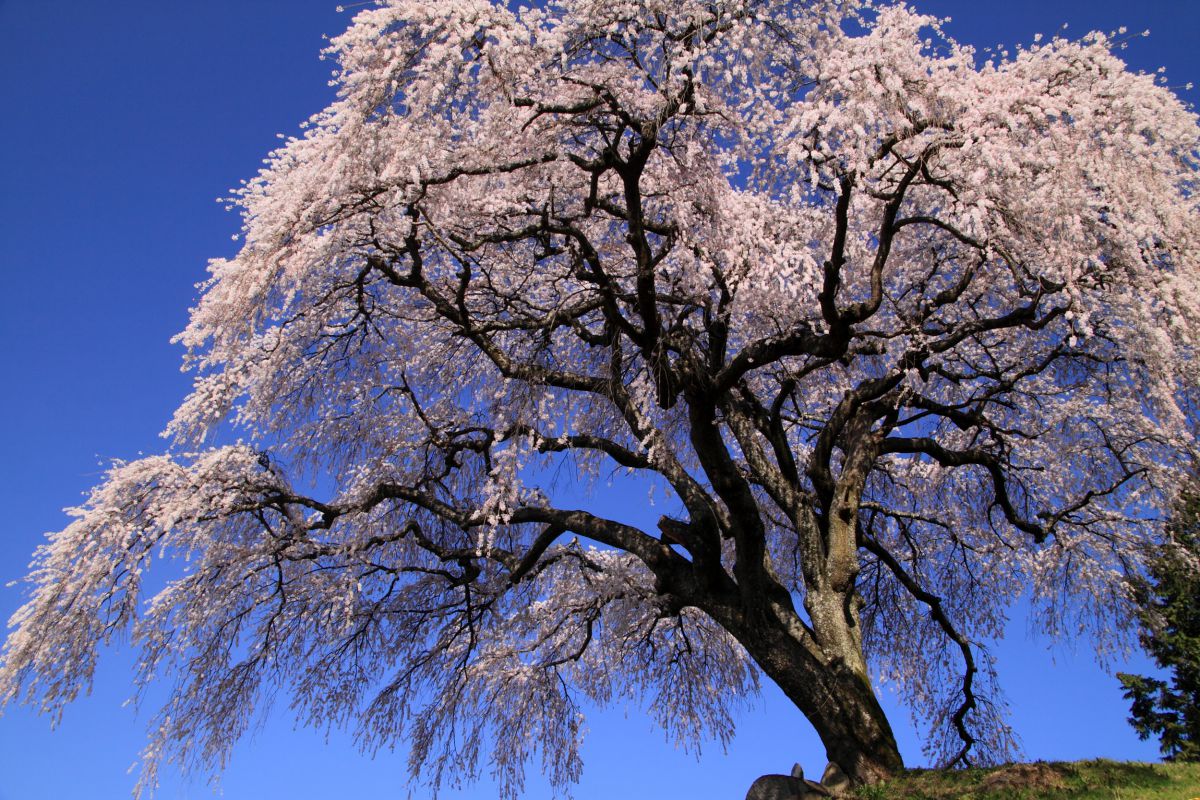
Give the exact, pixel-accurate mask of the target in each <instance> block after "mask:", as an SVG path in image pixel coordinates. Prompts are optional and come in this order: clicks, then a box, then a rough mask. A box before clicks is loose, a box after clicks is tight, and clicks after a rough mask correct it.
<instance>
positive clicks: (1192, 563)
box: [1117, 483, 1200, 761]
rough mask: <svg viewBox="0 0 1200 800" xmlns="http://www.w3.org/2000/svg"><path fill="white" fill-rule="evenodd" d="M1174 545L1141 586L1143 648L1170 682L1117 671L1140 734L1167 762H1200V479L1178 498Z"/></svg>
mask: <svg viewBox="0 0 1200 800" xmlns="http://www.w3.org/2000/svg"><path fill="white" fill-rule="evenodd" d="M1169 530H1170V532H1171V539H1172V541H1171V543H1170V544H1168V545H1166V546H1164V547H1161V548H1160V549H1158V550H1157V551H1156V553H1155V554H1154V557H1153V558H1152V559H1151V561H1150V565H1149V570H1148V575H1147V577H1146V578H1145V579H1143V580H1140V581H1139V582H1138V584H1137V587H1136V588H1137V591H1138V594H1139V600H1140V602H1141V604H1142V611H1141V613H1140V617H1141V624H1142V632H1141V635H1140V639H1141V642H1142V646H1143V647H1145V648H1146V651H1147V652H1148V653H1149V654H1150V655H1151V656H1152V657H1153V658H1154V660H1155V662H1156V663H1157V664H1158V666H1159V667H1161V668H1163V669H1164V670H1168V671H1169V672H1170V681H1169V683H1168V681H1164V680H1158V679H1155V678H1148V677H1145V676H1142V675H1130V674H1128V673H1118V674H1117V677H1118V678H1119V679H1120V681H1121V684H1122V685H1123V686H1124V687H1125V698H1126V699H1127V700H1129V701H1131V706H1130V716H1129V722H1130V724H1131V725H1133V727H1134V729H1135V730H1137V732H1138V735H1139V736H1141V738H1143V739H1148V738H1149V737H1150V736H1151V735H1155V736H1158V737H1159V740H1160V747H1161V750H1162V753H1163V755H1164V757H1165V758H1166V759H1167V760H1169V761H1200V569H1198V565H1200V483H1198V484H1195V485H1193V487H1192V489H1191V491H1190V492H1188V493H1186V494H1185V495H1184V496H1183V497H1182V499H1181V500H1180V503H1179V505H1178V506H1177V508H1176V511H1175V517H1174V519H1173V520H1172V521H1171V524H1170V527H1169Z"/></svg>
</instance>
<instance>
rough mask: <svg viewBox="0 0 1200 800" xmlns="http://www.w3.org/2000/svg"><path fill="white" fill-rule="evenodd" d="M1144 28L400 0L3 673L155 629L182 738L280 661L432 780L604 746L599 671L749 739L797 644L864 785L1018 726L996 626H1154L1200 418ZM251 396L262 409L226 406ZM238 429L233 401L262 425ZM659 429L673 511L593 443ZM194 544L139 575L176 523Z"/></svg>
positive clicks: (656, 457) (1168, 132)
mask: <svg viewBox="0 0 1200 800" xmlns="http://www.w3.org/2000/svg"><path fill="white" fill-rule="evenodd" d="M1114 36H1117V37H1118V38H1117V39H1114V38H1113V37H1110V36H1106V35H1103V34H1098V33H1094V34H1090V35H1089V36H1087V37H1085V38H1084V39H1082V40H1079V41H1069V40H1066V39H1063V38H1054V39H1052V40H1049V41H1044V42H1043V41H1038V42H1035V43H1034V44H1032V45H1030V46H1028V47H1025V48H1020V49H1018V50H1016V51H1015V52H1013V53H1011V54H999V55H994V56H992V57H990V58H988V59H987V60H984V59H982V58H981V57H980V56H979V54H977V53H975V52H974V51H973V50H972V49H971V48H969V47H965V46H960V45H958V44H956V43H955V42H954V41H952V40H951V39H949V38H948V37H947V36H945V35H944V34H943V33H942V31H941V28H940V23H939V21H938V20H937V19H935V18H932V17H928V16H922V15H920V14H918V13H916V12H915V11H912V10H910V9H908V8H906V7H902V6H887V5H882V6H873V5H870V4H867V3H860V2H856V1H855V0H812V1H811V2H806V3H794V2H784V1H783V0H709V1H706V2H700V0H669V1H668V0H638V2H608V1H605V2H601V1H600V0H562V1H561V2H549V3H547V4H545V5H544V6H539V7H537V8H521V9H517V10H514V9H511V8H508V7H505V6H502V5H496V4H492V3H489V2H484V1H483V0H442V1H441V2H421V1H419V0H386V2H381V3H379V4H378V6H377V7H373V8H370V9H368V10H364V11H361V12H359V13H358V14H357V15H356V16H355V18H354V21H353V24H352V25H351V27H350V28H349V30H348V31H347V32H345V33H344V34H342V35H341V36H339V37H337V38H335V39H333V40H332V42H331V45H330V47H329V50H328V55H329V56H330V57H331V58H333V59H335V60H336V62H337V64H338V69H337V73H336V84H337V87H338V98H337V100H336V101H335V102H334V103H333V104H332V105H331V106H330V107H329V108H328V109H327V110H325V111H323V112H322V113H320V114H318V115H316V116H315V117H314V118H313V119H312V120H311V121H310V123H309V125H308V126H307V128H306V130H305V132H304V134H303V135H302V136H299V137H297V138H293V139H290V140H288V141H286V142H285V143H284V145H283V146H282V147H280V148H279V149H278V150H277V151H275V152H274V153H272V154H271V156H270V157H269V159H268V161H267V164H266V166H265V168H264V169H263V170H262V171H261V172H260V173H259V175H258V176H257V177H255V178H253V179H252V180H250V181H249V182H247V183H245V184H244V185H243V186H242V188H241V189H240V190H238V191H237V192H236V194H235V196H234V197H233V198H232V199H231V202H232V204H233V205H234V206H236V207H237V208H238V209H239V210H240V212H241V213H242V215H243V219H244V230H243V241H244V244H243V246H242V249H241V251H240V253H239V254H238V255H237V256H236V257H234V258H232V259H229V260H218V261H214V262H213V263H212V265H211V278H210V279H209V281H208V282H207V283H206V284H205V286H204V293H203V296H202V298H201V300H200V302H199V304H198V305H197V307H196V308H195V309H194V310H193V311H192V316H191V321H190V323H189V325H188V327H187V329H186V330H185V331H184V332H183V333H181V334H180V336H179V341H180V342H181V343H182V344H183V345H184V346H186V348H187V349H188V356H187V363H188V365H189V366H190V368H191V369H192V370H194V372H195V374H196V380H195V386H194V391H193V392H192V393H191V395H190V396H189V397H188V398H187V399H186V400H185V401H184V402H183V403H182V405H181V406H180V408H179V409H178V410H177V412H176V414H175V417H174V419H173V421H172V422H171V423H170V425H169V427H168V431H167V433H168V435H169V436H170V437H171V438H172V439H173V441H174V444H173V446H172V448H171V450H170V451H169V453H168V454H166V455H161V456H150V457H146V458H140V459H138V460H136V461H132V462H128V463H118V464H116V465H114V466H113V468H112V469H111V470H110V471H109V473H108V475H107V477H106V479H105V481H104V482H103V483H102V484H101V485H100V486H98V487H97V488H96V489H95V490H94V492H93V493H92V495H91V496H90V498H89V499H88V501H87V502H86V503H85V504H84V505H83V506H82V507H80V508H79V509H76V510H75V511H74V514H75V520H74V521H73V522H72V523H71V524H70V525H69V526H68V527H67V528H66V529H64V530H63V531H61V532H59V533H58V534H55V535H54V536H53V537H52V539H51V541H50V542H49V543H48V544H47V545H45V546H44V547H43V548H42V549H41V550H39V552H38V555H37V561H36V564H35V567H34V570H33V572H32V573H31V575H30V577H29V582H30V583H29V585H30V587H31V588H30V591H31V597H30V600H29V602H28V604H27V605H26V606H25V607H24V608H23V609H22V610H21V611H20V612H19V613H18V614H17V616H16V617H15V618H14V622H15V630H14V631H13V632H12V634H11V635H10V636H9V638H8V641H7V644H6V647H5V651H4V656H3V659H4V660H3V666H2V667H0V701H13V700H24V701H32V702H39V703H41V704H42V706H43V707H44V708H46V709H47V710H51V711H57V710H59V709H61V707H62V705H63V704H65V703H67V702H69V701H70V700H71V699H72V698H73V697H75V696H76V695H77V694H78V692H79V691H80V690H81V689H83V688H85V687H86V686H87V684H88V682H89V680H90V677H91V675H92V671H93V668H94V663H95V658H96V654H97V647H98V646H99V645H100V644H101V643H103V642H106V641H108V640H109V639H110V638H111V637H113V636H114V635H116V634H118V633H120V632H124V631H128V630H131V631H132V635H133V637H134V639H135V640H136V641H137V642H138V643H139V644H140V646H141V647H142V649H143V662H142V671H141V673H140V674H139V676H138V679H137V680H138V681H139V682H140V683H145V682H149V681H152V680H154V679H155V678H156V676H160V675H170V676H173V678H174V680H175V681H176V682H175V684H174V686H173V691H172V693H171V695H170V698H169V700H168V702H167V705H166V706H165V707H164V708H163V709H162V711H161V713H160V715H159V717H158V719H157V721H156V723H155V724H154V726H153V731H152V739H151V742H150V744H149V746H148V749H147V753H146V767H147V768H146V771H145V773H144V782H145V784H146V785H151V786H152V785H153V782H154V768H155V765H156V764H157V763H158V762H159V761H160V760H161V759H163V758H168V759H177V760H180V761H181V762H183V763H184V764H187V765H191V766H199V767H201V768H212V767H219V766H220V764H221V763H222V762H223V759H224V757H225V755H226V754H227V752H228V749H229V747H230V746H231V744H232V742H233V741H234V740H236V738H237V737H238V736H239V735H240V734H242V733H243V732H244V731H245V730H246V729H247V727H248V726H249V725H250V724H251V722H252V721H253V719H254V716H255V714H256V713H257V711H258V709H260V708H261V706H262V703H263V702H264V700H268V699H269V698H270V697H271V696H272V695H273V693H274V692H275V690H276V689H278V688H280V687H282V688H285V689H286V690H287V691H288V692H289V693H290V695H291V697H292V698H294V700H293V702H294V706H295V709H296V711H297V713H298V715H299V718H300V719H301V720H302V721H304V722H306V723H309V724H313V725H318V726H320V725H341V726H347V727H352V728H354V729H356V730H357V731H358V732H359V735H360V737H361V740H362V742H363V743H364V746H365V747H366V748H368V749H375V748H379V747H387V746H390V745H392V744H395V743H397V742H406V743H408V744H409V745H410V746H411V762H410V763H411V767H412V771H413V773H414V776H418V777H424V778H426V779H428V780H429V781H431V782H432V783H434V784H438V783H441V782H443V781H444V780H445V779H447V777H448V776H450V775H455V776H463V775H465V776H468V777H469V776H471V775H474V774H477V773H478V772H479V771H480V770H481V769H483V768H484V765H485V764H487V765H490V768H491V769H492V770H493V772H494V773H495V775H496V777H497V779H498V780H499V782H500V784H501V786H502V791H503V792H504V793H505V795H506V796H512V795H515V794H516V793H518V792H519V790H520V788H521V786H522V780H523V778H522V776H523V769H524V765H525V764H526V763H527V761H529V760H530V759H531V758H533V757H538V758H540V760H541V762H540V763H541V769H542V770H543V771H544V772H545V773H546V774H547V776H548V777H549V778H550V779H551V781H552V782H554V783H555V784H557V785H563V784H567V783H569V782H570V781H571V780H572V779H573V778H575V777H576V776H577V775H578V773H579V769H580V762H579V755H578V748H579V742H580V730H581V728H580V724H581V719H580V706H579V702H580V698H581V697H586V698H587V699H588V700H589V701H591V702H593V703H600V704H605V703H612V702H623V701H627V700H634V701H637V702H644V703H645V704H646V705H647V706H648V707H649V709H650V711H651V713H652V714H653V715H654V716H655V718H656V719H657V720H658V721H659V722H661V724H662V725H663V726H664V727H666V728H667V729H668V730H669V731H671V732H673V734H674V735H675V736H676V737H678V739H679V740H680V741H682V742H684V743H688V742H693V741H695V740H697V739H698V738H699V737H700V736H701V735H702V734H704V733H710V734H715V735H716V736H718V737H728V736H730V735H731V733H732V731H733V725H734V713H735V711H736V706H737V703H738V701H739V699H740V698H742V697H744V696H745V695H746V694H747V693H752V692H753V691H755V689H756V687H757V685H758V681H759V677H760V675H765V676H766V677H767V678H769V679H770V680H773V681H775V682H776V683H777V684H778V685H779V686H780V688H781V689H782V690H783V691H784V693H785V694H786V695H787V696H788V697H789V698H790V699H791V700H792V701H793V702H794V703H795V704H796V705H797V706H798V707H799V708H800V709H801V710H802V711H803V712H804V714H805V715H806V716H807V717H808V719H809V720H810V721H811V722H812V723H813V725H814V727H815V728H816V730H817V732H818V733H819V734H820V736H821V738H822V741H823V742H824V744H825V746H826V748H827V750H828V754H829V758H830V760H831V761H833V762H834V763H836V764H838V765H839V766H840V767H841V768H842V769H843V770H844V771H845V773H846V774H847V775H849V776H850V778H851V779H852V780H854V781H855V782H860V783H861V782H869V781H873V780H877V779H879V778H882V777H885V776H887V775H888V774H890V773H891V772H893V771H894V770H896V769H898V768H899V767H900V766H901V758H900V754H899V752H898V750H897V748H896V744H895V740H894V737H893V736H892V732H891V729H890V726H889V723H888V720H887V719H886V717H885V715H884V713H883V711H882V709H881V708H880V706H879V703H878V701H877V699H876V697H875V693H874V690H873V688H872V684H873V681H875V680H877V679H879V678H883V679H886V680H888V681H890V682H892V683H893V684H894V685H896V686H898V687H899V689H900V691H901V693H902V695H903V696H904V697H905V698H906V699H907V700H908V701H909V702H910V703H911V704H912V706H913V708H914V709H915V711H916V713H917V714H918V715H920V717H921V718H923V719H924V720H925V721H926V722H927V723H928V726H929V731H930V752H931V753H932V754H934V755H935V756H937V757H938V758H940V759H942V760H943V761H944V762H946V763H969V762H970V761H971V760H988V759H994V758H1003V757H1004V756H1005V755H1006V754H1007V752H1008V748H1009V747H1010V743H1011V740H1010V736H1009V731H1008V729H1007V727H1006V725H1005V723H1004V718H1003V709H1002V700H1001V698H1000V696H999V695H998V693H997V690H996V688H995V686H994V677H995V676H994V674H993V670H992V668H991V662H990V660H989V658H988V656H987V652H986V650H985V649H984V648H983V647H982V643H983V642H985V641H986V640H988V639H989V638H991V637H994V636H996V635H998V634H999V633H1000V631H1001V626H1002V624H1003V622H1004V620H1005V614H1006V608H1007V607H1008V605H1009V604H1010V603H1011V602H1012V601H1013V600H1015V599H1016V598H1018V597H1021V596H1025V595H1028V596H1031V597H1032V599H1033V602H1034V604H1035V608H1036V609H1037V612H1038V615H1039V619H1040V620H1041V622H1042V623H1043V625H1044V627H1045V628H1046V630H1048V631H1050V632H1051V633H1054V634H1070V633H1072V632H1075V631H1078V630H1081V629H1089V628H1090V629H1092V630H1094V631H1095V632H1097V633H1098V634H1102V635H1114V634H1115V635H1119V634H1120V633H1121V632H1122V631H1124V630H1127V629H1128V626H1129V624H1130V619H1131V615H1130V614H1129V613H1128V612H1129V608H1130V596H1129V592H1128V591H1127V584H1126V583H1125V576H1126V575H1127V574H1129V573H1131V572H1137V571H1138V570H1140V569H1141V559H1142V558H1143V554H1144V553H1145V552H1146V548H1145V544H1146V542H1147V541H1148V540H1150V541H1154V540H1156V539H1157V538H1158V537H1161V536H1162V530H1161V526H1160V527H1155V526H1154V525H1147V523H1146V520H1147V519H1150V518H1153V517H1154V516H1155V515H1156V514H1157V513H1158V512H1159V511H1161V510H1162V509H1166V508H1169V507H1170V506H1171V503H1172V502H1173V500H1174V497H1175V494H1176V491H1177V488H1176V487H1177V486H1178V485H1179V483H1180V481H1181V480H1182V477H1181V476H1183V475H1185V474H1186V472H1187V468H1188V464H1189V458H1191V457H1192V456H1193V455H1195V453H1196V442H1195V438H1194V435H1193V433H1192V430H1193V428H1192V423H1193V421H1194V419H1195V414H1194V410H1195V408H1196V400H1197V389H1198V388H1200V387H1198V386H1197V375H1198V374H1200V370H1198V366H1200V365H1198V364H1197V359H1196V354H1197V350H1196V348H1197V345H1198V344H1200V273H1198V265H1200V225H1198V222H1200V215H1198V213H1197V212H1198V209H1197V204H1198V203H1200V200H1198V199H1197V196H1196V178H1197V166H1198V150H1200V147H1198V145H1200V129H1198V128H1197V124H1196V119H1195V117H1194V116H1193V115H1192V114H1191V113H1190V112H1189V111H1188V110H1187V109H1186V108H1185V107H1184V106H1183V105H1182V103H1181V102H1180V101H1179V100H1178V98H1176V97H1175V96H1174V95H1173V94H1172V93H1171V92H1170V91H1169V90H1168V89H1167V88H1165V87H1163V86H1160V85H1158V83H1156V81H1155V78H1154V76H1150V75H1143V74H1136V73H1132V72H1130V71H1129V70H1127V69H1126V67H1125V65H1124V64H1123V63H1122V62H1121V60H1120V59H1119V58H1118V57H1117V55H1115V53H1114V49H1115V48H1116V46H1117V45H1118V44H1119V41H1118V39H1119V34H1114ZM235 435H238V436H241V437H242V440H239V441H237V442H236V443H232V444H230V443H228V442H229V441H231V440H232V439H233V437H234V436H235ZM223 442H224V443H223ZM617 469H619V470H626V471H628V472H630V473H632V474H633V475H635V476H640V477H641V478H644V479H645V481H646V482H647V485H648V486H650V485H653V486H655V487H657V488H658V489H660V490H662V491H663V492H665V493H666V494H667V495H668V503H667V505H666V513H664V514H663V515H662V516H661V517H660V519H659V520H658V523H657V527H656V529H643V528H640V527H637V526H635V525H632V524H630V523H629V522H627V521H623V520H622V519H621V518H620V517H621V515H620V514H618V513H616V512H614V511H613V510H611V509H608V510H606V509H604V508H600V507H595V506H589V505H588V504H586V503H580V502H579V501H578V500H577V499H573V498H575V493H574V492H571V491H564V490H563V489H562V487H561V485H560V481H561V476H562V475H563V474H564V473H566V474H567V475H568V477H569V476H571V475H574V474H576V473H578V474H579V475H581V476H583V477H584V478H585V479H586V477H587V476H589V475H590V476H597V475H603V474H605V473H607V472H609V471H611V470H617ZM159 553H163V554H167V555H171V556H176V557H179V558H181V559H185V560H186V562H187V566H186V570H185V573H184V574H183V575H182V576H181V577H180V578H178V579H177V580H174V581H172V582H171V583H170V584H169V585H168V586H167V587H166V588H164V589H162V590H161V591H158V592H157V593H155V594H154V595H153V597H151V598H150V599H149V603H148V605H146V606H144V607H143V606H142V605H141V600H142V599H143V591H142V584H143V571H144V569H145V567H146V564H147V563H148V559H150V558H151V557H152V556H154V555H156V554H159Z"/></svg>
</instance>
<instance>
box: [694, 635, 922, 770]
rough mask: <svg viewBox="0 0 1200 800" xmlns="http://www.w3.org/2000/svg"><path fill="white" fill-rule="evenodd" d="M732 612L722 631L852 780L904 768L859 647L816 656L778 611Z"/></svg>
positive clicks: (829, 757) (828, 755) (828, 756)
mask: <svg viewBox="0 0 1200 800" xmlns="http://www.w3.org/2000/svg"><path fill="white" fill-rule="evenodd" d="M792 613H794V612H792ZM718 616H721V615H718ZM736 616H738V617H741V619H738V620H736V621H734V620H732V619H731V620H729V621H730V622H732V623H733V624H730V625H727V626H726V627H727V629H728V630H730V631H731V632H732V633H733V635H734V636H735V637H736V638H737V639H738V640H739V641H740V642H741V643H742V645H743V646H744V647H745V648H746V650H747V652H749V654H750V656H751V657H752V658H753V659H754V660H755V662H757V663H758V665H759V667H760V668H761V669H762V670H763V672H764V673H765V674H766V675H767V677H769V678H770V679H771V680H773V681H775V683H776V684H777V685H778V686H779V688H780V689H782V690H783V693H784V694H785V695H787V697H788V699H790V700H791V701H792V702H793V703H795V704H796V706H797V708H799V709H800V711H801V712H802V713H803V714H804V716H805V717H807V718H808V720H809V721H810V722H811V723H812V725H813V727H814V728H816V731H817V734H818V735H819V736H820V737H821V742H822V743H823V744H824V745H825V752H826V757H827V758H828V759H829V761H832V762H833V763H835V764H837V765H838V766H839V767H841V768H842V771H843V772H845V773H846V775H847V776H848V777H849V778H850V780H851V781H852V782H853V783H855V784H856V785H864V784H872V783H878V782H879V781H881V780H884V779H886V778H888V777H889V776H891V775H893V774H895V773H896V772H897V771H899V770H900V769H902V768H903V766H904V763H903V761H902V759H901V757H900V750H899V748H898V747H897V746H896V738H895V736H894V735H893V734H892V727H891V725H890V724H889V723H888V720H887V717H886V716H885V715H884V713H883V708H882V707H881V706H880V705H879V700H878V699H877V698H876V696H875V692H874V690H873V689H872V688H871V684H870V680H869V678H868V677H867V675H866V672H865V669H864V668H862V665H863V660H862V652H861V647H859V648H858V652H856V653H853V654H850V653H847V654H845V655H846V656H849V657H848V658H846V657H841V656H837V655H832V656H831V655H828V654H821V655H818V654H816V653H814V652H813V647H812V646H811V641H810V645H809V646H806V645H805V643H804V642H803V641H802V640H801V638H798V637H797V636H796V635H795V634H794V633H793V631H790V630H788V624H787V623H786V622H785V621H784V620H781V619H780V615H778V614H774V613H772V614H762V615H759V614H756V615H754V618H753V619H747V618H746V617H745V616H743V615H742V614H737V615H736ZM720 621H721V622H722V623H724V622H725V620H720ZM796 623H797V624H799V620H798V619H797V620H796ZM855 638H857V637H855Z"/></svg>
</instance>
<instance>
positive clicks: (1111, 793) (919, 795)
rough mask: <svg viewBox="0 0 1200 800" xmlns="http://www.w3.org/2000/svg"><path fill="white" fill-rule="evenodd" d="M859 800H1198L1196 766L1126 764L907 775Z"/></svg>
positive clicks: (1039, 765) (863, 792) (1048, 765)
mask: <svg viewBox="0 0 1200 800" xmlns="http://www.w3.org/2000/svg"><path fill="white" fill-rule="evenodd" d="M857 797H858V798H859V800H1200V764H1141V763H1136V762H1128V761H1104V760H1098V761H1076V762H1073V763H1044V762H1038V763H1034V764H1010V765H1008V766H1004V767H997V768H994V769H968V770H953V771H942V770H909V771H907V772H905V773H904V774H903V775H901V776H900V777H898V778H895V779H894V780H891V781H888V782H887V783H885V784H881V785H879V786H870V787H866V788H864V789H860V790H859V791H858V795H857Z"/></svg>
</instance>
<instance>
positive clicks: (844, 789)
mask: <svg viewBox="0 0 1200 800" xmlns="http://www.w3.org/2000/svg"><path fill="white" fill-rule="evenodd" d="M821 786H822V787H824V788H825V790H826V791H827V792H828V793H829V794H832V795H843V794H849V793H850V788H851V787H850V779H849V778H847V777H846V773H844V772H842V768H841V767H839V766H838V765H837V764H834V763H833V762H832V761H830V762H829V763H828V764H826V765H825V772H824V773H823V774H822V775H821Z"/></svg>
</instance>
